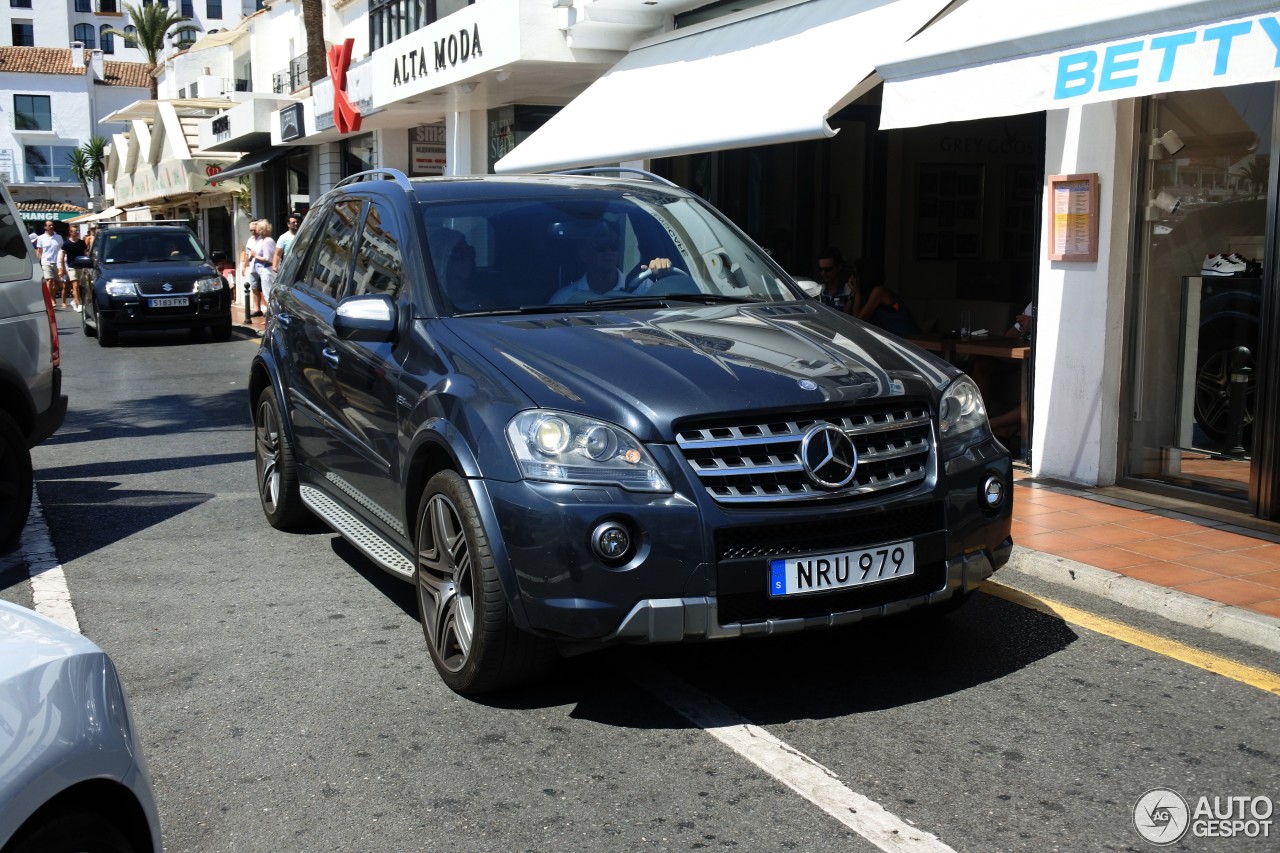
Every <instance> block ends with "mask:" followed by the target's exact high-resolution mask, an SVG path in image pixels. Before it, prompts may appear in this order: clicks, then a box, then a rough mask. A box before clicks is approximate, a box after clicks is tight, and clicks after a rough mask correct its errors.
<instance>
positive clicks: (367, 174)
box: [334, 169, 413, 193]
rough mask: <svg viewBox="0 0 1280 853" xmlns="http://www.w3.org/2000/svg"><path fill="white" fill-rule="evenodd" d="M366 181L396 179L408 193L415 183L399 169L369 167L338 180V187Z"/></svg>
mask: <svg viewBox="0 0 1280 853" xmlns="http://www.w3.org/2000/svg"><path fill="white" fill-rule="evenodd" d="M364 181H395V182H396V185H397V186H398V187H400V189H402V190H404V191H405V192H407V193H412V192H413V184H411V183H409V178H408V177H407V176H406V175H405V173H404V172H402V171H400V170H399V169H369V170H367V171H364V172H356V173H355V174H354V175H348V176H347V177H345V178H343V179H342V180H340V181H338V184H337V186H335V187H334V189H337V187H345V186H346V185H347V184H359V183H363V182H364Z"/></svg>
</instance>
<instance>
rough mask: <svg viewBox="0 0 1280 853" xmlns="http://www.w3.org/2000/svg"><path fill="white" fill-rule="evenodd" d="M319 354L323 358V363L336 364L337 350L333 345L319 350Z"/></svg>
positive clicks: (335, 365) (331, 365) (334, 365)
mask: <svg viewBox="0 0 1280 853" xmlns="http://www.w3.org/2000/svg"><path fill="white" fill-rule="evenodd" d="M320 356H321V357H322V358H323V359H324V361H325V364H327V365H329V366H330V367H337V366H338V351H337V350H336V349H334V348H333V347H325V348H324V349H322V350H320Z"/></svg>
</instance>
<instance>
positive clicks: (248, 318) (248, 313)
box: [244, 278, 253, 326]
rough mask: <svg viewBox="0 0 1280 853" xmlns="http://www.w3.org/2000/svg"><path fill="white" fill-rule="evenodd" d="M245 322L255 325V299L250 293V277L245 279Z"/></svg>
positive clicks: (248, 324)
mask: <svg viewBox="0 0 1280 853" xmlns="http://www.w3.org/2000/svg"><path fill="white" fill-rule="evenodd" d="M244 324H245V325H246V326H252V325H253V300H252V298H251V296H250V293H249V279H247V278H246V279H245V280H244Z"/></svg>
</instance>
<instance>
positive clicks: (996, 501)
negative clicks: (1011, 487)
mask: <svg viewBox="0 0 1280 853" xmlns="http://www.w3.org/2000/svg"><path fill="white" fill-rule="evenodd" d="M982 501H983V503H984V504H985V505H986V507H987V509H995V508H997V507H998V506H1000V504H1002V503H1004V480H1001V479H1000V478H999V477H996V476H994V475H988V477H987V479H986V480H985V481H984V482H983V484H982Z"/></svg>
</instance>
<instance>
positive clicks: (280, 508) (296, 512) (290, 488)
mask: <svg viewBox="0 0 1280 853" xmlns="http://www.w3.org/2000/svg"><path fill="white" fill-rule="evenodd" d="M253 463H254V469H255V470H256V472H257V480H258V499H259V501H261V503H262V514H263V515H265V516H266V517H267V523H268V524H270V525H271V526H272V527H274V528H276V529H277V530H298V529H300V528H302V527H304V526H306V525H307V524H308V522H310V521H311V510H309V509H307V507H306V504H304V503H303V502H302V494H301V492H300V491H299V489H298V471H297V464H296V462H295V461H294V458H293V446H292V445H291V444H289V436H288V433H286V432H285V429H284V419H283V418H282V417H281V416H280V408H279V406H278V405H277V404H276V394H275V390H274V389H273V388H272V387H271V386H269V385H268V386H267V387H266V388H263V389H262V393H261V394H259V395H258V402H257V404H256V405H255V406H254V407H253Z"/></svg>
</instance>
